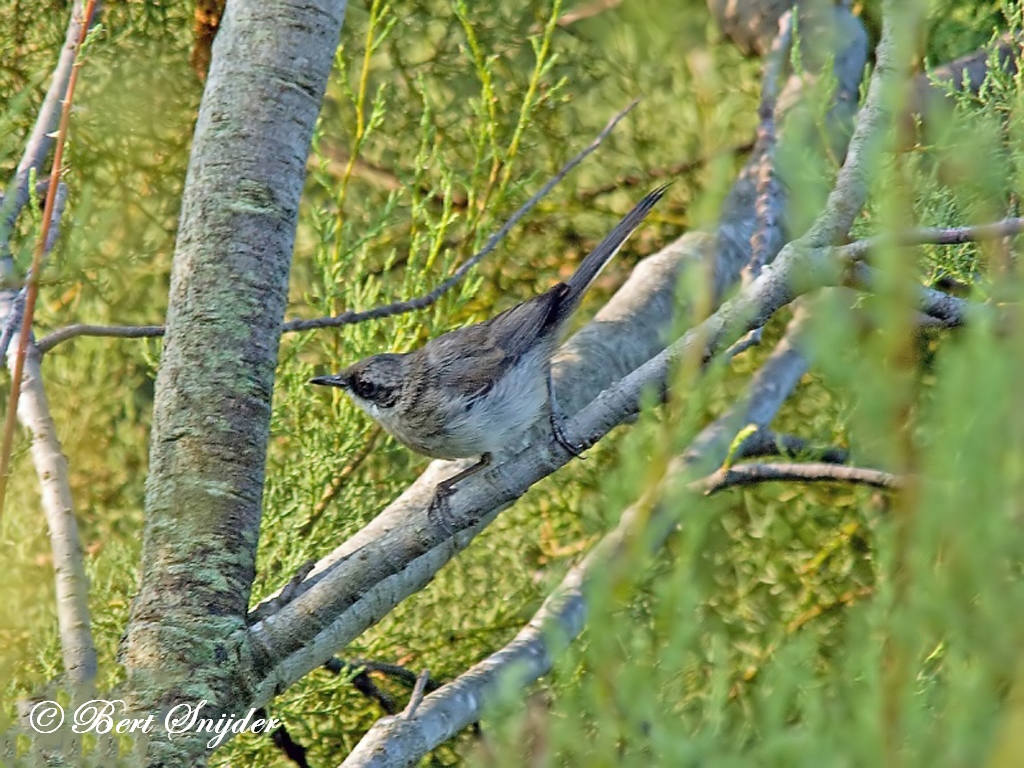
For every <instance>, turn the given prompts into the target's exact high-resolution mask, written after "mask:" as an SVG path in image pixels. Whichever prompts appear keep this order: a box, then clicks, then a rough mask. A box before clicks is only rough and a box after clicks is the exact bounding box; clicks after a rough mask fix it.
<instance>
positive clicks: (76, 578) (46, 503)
mask: <svg viewBox="0 0 1024 768" xmlns="http://www.w3.org/2000/svg"><path fill="white" fill-rule="evenodd" d="M66 198H67V187H66V186H65V185H64V184H63V183H61V184H58V185H56V195H55V199H54V201H53V204H52V210H51V214H50V219H49V224H50V226H49V228H48V235H47V236H46V237H45V240H44V241H43V242H44V255H46V254H48V253H49V251H50V249H52V248H53V244H54V243H55V242H56V239H57V234H58V232H59V229H60V218H61V215H62V214H63V212H64V203H65V200H66ZM41 237H42V236H41ZM25 295H26V291H25V290H24V289H22V290H20V291H15V290H4V291H0V325H2V327H3V334H2V338H0V345H2V347H3V351H4V354H5V355H6V358H7V365H8V367H9V368H10V369H12V371H13V370H16V368H17V361H16V356H17V350H16V349H14V348H11V347H10V344H9V342H10V341H11V340H12V339H14V338H17V329H18V328H19V327H21V328H22V330H21V331H20V332H21V333H26V332H27V331H26V330H25V329H24V326H23V325H22V324H21V319H22V313H23V311H24V301H25ZM28 333H30V331H28ZM25 352H26V356H25V358H23V364H22V370H21V375H20V378H19V381H20V383H21V387H20V388H19V389H20V396H19V398H18V402H17V411H16V415H17V418H18V419H19V420H20V421H21V423H22V425H23V426H24V427H25V428H26V429H27V430H28V431H29V433H30V434H31V436H32V448H31V455H32V463H33V464H34V465H35V469H36V475H37V476H38V478H39V485H40V491H41V497H42V508H43V514H44V515H45V517H46V527H47V531H48V532H49V535H50V549H51V551H52V552H53V564H54V579H55V582H56V596H57V624H58V628H59V631H60V641H61V650H62V655H63V660H64V670H65V674H66V676H67V679H68V681H69V682H70V683H71V686H72V689H73V690H74V692H75V694H76V696H82V697H87V696H88V694H89V693H90V692H91V690H92V688H93V685H94V680H95V677H96V670H97V661H96V648H95V645H94V644H93V638H92V624H91V620H90V617H89V578H88V576H87V575H86V572H85V563H84V559H83V556H82V545H81V539H80V537H79V534H78V523H77V521H76V519H75V511H74V504H73V500H72V497H71V484H70V482H69V478H68V463H67V459H66V458H65V457H64V453H63V451H62V449H61V445H60V440H59V439H58V438H57V428H56V425H55V424H54V422H53V417H52V416H51V415H50V407H49V403H48V402H47V399H46V391H45V389H44V387H43V378H42V371H41V368H40V355H39V353H38V351H37V350H35V349H34V348H33V347H32V346H31V345H30V346H28V347H27V348H26V350H25ZM12 433H13V426H12Z"/></svg>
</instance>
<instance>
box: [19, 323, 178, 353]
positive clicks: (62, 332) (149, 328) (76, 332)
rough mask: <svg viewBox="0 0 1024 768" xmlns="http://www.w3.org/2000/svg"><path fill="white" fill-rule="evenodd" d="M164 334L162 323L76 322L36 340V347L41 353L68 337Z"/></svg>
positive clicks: (145, 336) (151, 335)
mask: <svg viewBox="0 0 1024 768" xmlns="http://www.w3.org/2000/svg"><path fill="white" fill-rule="evenodd" d="M163 335H164V327H163V326H162V325H87V324H85V323H77V324H75V325H68V326H65V327H64V328H58V329H57V330H56V331H53V332H52V333H48V334H47V335H46V336H43V338H41V339H40V340H39V341H37V342H36V348H37V349H38V350H39V351H40V352H42V353H43V354H45V353H47V352H49V351H50V350H51V349H53V348H54V347H55V346H57V345H58V344H60V343H61V342H64V341H67V340H68V339H74V338H76V337H78V336H100V337H108V338H113V339H155V338H159V337H161V336H163Z"/></svg>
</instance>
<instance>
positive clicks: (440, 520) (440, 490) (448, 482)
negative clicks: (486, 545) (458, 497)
mask: <svg viewBox="0 0 1024 768" xmlns="http://www.w3.org/2000/svg"><path fill="white" fill-rule="evenodd" d="M490 463H491V454H489V453H484V454H481V455H480V460H479V461H478V462H477V463H476V464H473V465H471V466H469V467H466V468H465V469H464V470H462V471H461V472H459V473H458V474H455V475H452V476H451V477H448V478H445V479H444V480H442V481H441V482H439V483H438V484H437V490H436V491H435V493H434V498H433V500H432V501H431V502H430V508H429V509H428V510H427V518H428V519H429V520H430V521H431V522H432V523H434V524H435V525H437V526H438V527H440V528H441V530H443V531H444V532H445V533H446V534H447V535H448V536H454V535H455V529H454V528H452V526H451V525H450V524H449V521H450V520H451V508H450V507H449V506H448V497H449V496H451V495H452V494H453V493H455V486H456V485H458V483H459V482H460V481H462V480H465V479H466V478H467V477H471V476H473V475H475V474H476V473H477V472H479V471H481V470H482V469H485V468H486V467H487V466H488V465H490Z"/></svg>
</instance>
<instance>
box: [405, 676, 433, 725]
mask: <svg viewBox="0 0 1024 768" xmlns="http://www.w3.org/2000/svg"><path fill="white" fill-rule="evenodd" d="M429 680H430V670H429V669H424V670H423V671H422V672H420V676H419V677H417V678H416V687H415V688H413V689H412V696H410V697H409V703H408V704H406V706H405V710H404V711H403V712H402V717H403V718H404V719H406V720H409V719H411V718H413V717H415V716H416V710H417V709H419V706H420V704H421V703H422V701H423V696H424V695H425V694H426V691H427V682H428V681H429Z"/></svg>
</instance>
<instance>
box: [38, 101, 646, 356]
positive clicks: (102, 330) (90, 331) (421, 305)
mask: <svg viewBox="0 0 1024 768" xmlns="http://www.w3.org/2000/svg"><path fill="white" fill-rule="evenodd" d="M639 103H640V99H634V100H633V101H632V102H631V103H630V104H629V106H627V107H626V108H625V109H623V110H622V111H621V112H619V113H618V114H616V115H615V116H614V117H613V118H612V119H611V120H609V121H608V124H607V125H606V126H605V127H604V128H603V129H602V131H601V132H600V133H599V134H598V135H597V138H595V139H594V140H593V141H592V142H590V144H588V145H587V146H586V147H585V148H584V149H583V150H582V151H581V152H580V153H579V154H577V155H576V156H575V157H573V158H572V159H571V160H570V161H569V162H567V163H566V164H565V165H563V166H562V168H561V170H559V171H558V173H556V174H555V175H554V176H552V177H551V178H550V179H548V180H547V181H546V182H545V183H544V186H542V187H541V188H540V189H539V190H538V191H537V192H536V194H534V195H533V197H531V198H530V199H529V200H527V201H526V202H525V203H523V205H522V206H521V207H520V208H519V210H517V211H516V212H515V213H513V214H512V216H511V217H510V218H509V220H508V221H506V222H505V223H504V224H503V225H502V227H501V229H499V230H498V231H497V232H495V233H494V234H493V235H491V237H490V239H489V240H488V241H487V244H486V245H484V247H483V248H482V249H481V250H480V251H478V252H477V253H475V254H474V255H473V256H471V257H470V258H469V259H467V260H466V262H465V263H463V264H462V266H460V267H459V268H458V269H457V270H455V272H453V273H452V275H451V276H450V277H449V278H447V279H446V280H445V281H444V282H442V283H441V284H440V285H438V286H437V287H435V288H434V289H433V290H431V291H430V292H429V293H425V294H423V295H422V296H417V297H415V298H412V299H407V300H405V301H396V302H393V303H391V304H385V305H383V306H380V307H374V308H373V309H367V310H363V311H361V312H354V311H350V312H342V313H341V314H340V315H333V316H331V317H317V318H313V319H311V320H290V321H288V322H286V323H285V324H284V325H283V326H282V327H281V332H282V333H294V332H296V331H311V330H316V329H318V328H337V327H340V326H343V325H354V324H355V323H362V322H365V321H367V320H379V319H381V318H385V317H392V316H394V315H400V314H404V313H406V312H413V311H415V310H418V309H425V308H426V307H429V306H430V305H432V304H434V303H435V302H436V301H437V300H438V299H440V298H441V297H442V296H443V295H444V294H445V293H447V292H448V291H449V290H451V289H452V287H453V286H455V285H456V284H457V283H458V282H459V281H460V280H462V278H463V277H465V276H466V273H468V272H469V270H471V269H472V268H473V267H475V266H476V265H477V264H479V263H480V261H481V260H482V259H483V258H484V257H485V256H487V255H488V254H489V253H491V251H493V250H494V249H495V248H496V247H497V245H498V243H499V242H501V240H502V239H503V238H504V237H505V235H507V234H508V233H509V231H510V230H511V229H512V228H513V227H514V226H515V225H516V224H518V223H519V220H520V219H522V218H523V216H525V215H526V214H527V213H529V211H530V210H531V209H532V208H533V207H534V206H535V205H536V204H537V203H538V202H540V200H541V198H543V197H544V196H545V195H546V194H547V193H548V192H550V191H551V189H552V188H553V187H554V186H555V185H556V184H558V182H560V181H561V180H562V179H564V178H565V177H566V176H567V175H568V174H569V172H570V171H571V170H572V169H573V168H575V167H576V166H577V165H579V164H580V163H581V162H583V160H585V159H586V158H587V156H588V155H590V154H591V153H592V152H593V151H594V150H596V149H597V148H598V147H599V146H600V145H601V143H602V142H603V141H604V140H605V139H606V138H607V137H608V134H609V133H611V132H612V130H613V129H614V128H615V126H616V125H617V124H618V123H619V121H621V120H622V118H624V117H625V116H626V115H628V114H629V113H630V112H631V111H632V110H633V108H634V107H635V106H636V105H637V104H639ZM163 335H164V327H163V326H162V325H140V326H132V325H107V326H104V325H69V326H67V327H66V328H60V329H58V330H56V331H54V332H53V333H50V334H49V335H47V336H45V337H43V338H42V339H40V341H39V342H38V343H37V345H36V346H38V347H39V350H40V351H41V352H44V353H45V352H48V351H49V350H51V349H53V348H54V347H55V346H56V345H57V344H60V343H61V342H62V341H67V340H68V339H72V338H75V337H76V336H108V337H115V338H132V339H139V338H154V337H158V336H163Z"/></svg>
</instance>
